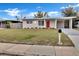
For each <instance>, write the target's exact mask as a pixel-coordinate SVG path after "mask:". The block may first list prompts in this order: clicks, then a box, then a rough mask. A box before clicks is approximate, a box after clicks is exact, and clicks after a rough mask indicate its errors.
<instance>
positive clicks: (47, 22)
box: [46, 20, 50, 28]
mask: <svg viewBox="0 0 79 59" xmlns="http://www.w3.org/2000/svg"><path fill="white" fill-rule="evenodd" d="M46 28H50V20H46Z"/></svg>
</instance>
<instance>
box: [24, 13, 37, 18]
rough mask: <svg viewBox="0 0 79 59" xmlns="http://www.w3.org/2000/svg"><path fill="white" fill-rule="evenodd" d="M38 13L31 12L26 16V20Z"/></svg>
mask: <svg viewBox="0 0 79 59" xmlns="http://www.w3.org/2000/svg"><path fill="white" fill-rule="evenodd" d="M36 13H37V12H30V13H28V14H25V16H26V18H33V17H34V14H36Z"/></svg>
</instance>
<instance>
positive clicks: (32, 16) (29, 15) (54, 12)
mask: <svg viewBox="0 0 79 59" xmlns="http://www.w3.org/2000/svg"><path fill="white" fill-rule="evenodd" d="M36 13H37V12H31V13H28V14H26V15H25V16H26V18H34V14H36ZM48 15H49V17H60V16H61V13H60V12H58V11H50V12H48Z"/></svg>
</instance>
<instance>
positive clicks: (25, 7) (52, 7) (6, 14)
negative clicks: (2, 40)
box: [0, 3, 79, 20]
mask: <svg viewBox="0 0 79 59" xmlns="http://www.w3.org/2000/svg"><path fill="white" fill-rule="evenodd" d="M69 6H73V8H74V9H75V10H78V9H79V4H78V3H0V18H1V19H14V20H16V18H15V16H18V17H20V16H21V15H22V16H23V17H24V16H26V17H27V18H33V15H34V14H36V12H37V11H38V10H41V11H44V12H48V15H49V16H50V17H62V15H61V10H62V9H64V8H68V7H69Z"/></svg>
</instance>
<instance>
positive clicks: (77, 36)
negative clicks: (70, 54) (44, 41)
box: [62, 29, 79, 50]
mask: <svg viewBox="0 0 79 59" xmlns="http://www.w3.org/2000/svg"><path fill="white" fill-rule="evenodd" d="M62 31H63V32H64V33H65V34H66V35H68V37H69V38H70V39H71V40H72V42H73V43H74V45H75V47H76V48H77V49H78V50H79V31H77V30H74V29H62Z"/></svg>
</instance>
